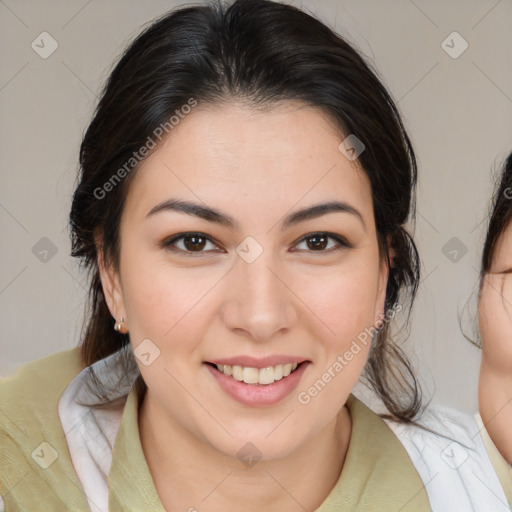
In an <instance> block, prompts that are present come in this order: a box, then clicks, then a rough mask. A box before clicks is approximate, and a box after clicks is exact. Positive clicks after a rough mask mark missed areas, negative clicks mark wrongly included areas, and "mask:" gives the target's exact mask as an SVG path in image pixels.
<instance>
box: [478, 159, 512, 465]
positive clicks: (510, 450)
mask: <svg viewBox="0 0 512 512" xmlns="http://www.w3.org/2000/svg"><path fill="white" fill-rule="evenodd" d="M511 198H512V153H511V154H510V155H509V157H508V159H507V161H506V162H505V164H504V166H503V170H502V173H501V178H500V183H499V186H498V188H497V191H496V194H495V198H494V204H493V211H492V214H491V218H490V221H489V227H488V230H487V236H486V239H485V245H484V251H483V257H482V270H481V279H480V296H479V325H480V334H481V340H482V349H483V352H482V362H481V367H480V381H479V397H480V400H479V403H480V414H481V417H482V420H483V422H484V424H485V425H486V429H487V431H488V432H489V434H490V436H491V437H492V439H493V441H494V443H495V444H496V446H497V448H498V449H499V451H500V453H501V454H502V455H503V457H504V458H505V459H506V460H507V461H508V463H509V464H512V430H511V425H512V341H511V339H510V335H509V334H508V333H509V332H510V327H511V316H510V315H511V303H510V302H511V300H512V295H511V292H510V284H511V281H510V275H511V268H512V238H511V234H512V231H511V229H512V228H511V226H512V225H511V223H510V220H511V218H512V206H511V203H510V200H511ZM508 471H509V472H511V473H512V469H510V468H509V469H508Z"/></svg>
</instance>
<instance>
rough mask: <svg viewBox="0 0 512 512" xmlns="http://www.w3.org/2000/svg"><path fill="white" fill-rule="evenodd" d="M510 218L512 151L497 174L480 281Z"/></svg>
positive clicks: (489, 264) (511, 214)
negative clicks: (497, 180) (497, 179)
mask: <svg viewBox="0 0 512 512" xmlns="http://www.w3.org/2000/svg"><path fill="white" fill-rule="evenodd" d="M511 219H512V153H510V154H509V155H508V158H507V160H506V161H505V163H504V164H503V168H502V169H501V173H500V176H499V182H498V186H497V189H496V191H495V193H494V196H493V199H492V206H491V215H490V218H489V224H488V226H487V234H486V236H485V242H484V250H483V253H482V263H481V268H480V282H482V280H483V278H484V275H485V274H486V273H487V272H489V271H490V270H491V265H492V260H493V256H494V251H495V249H496V244H497V243H498V240H499V239H500V237H501V235H502V234H503V232H504V231H505V229H506V227H507V226H508V224H509V223H510V220H511Z"/></svg>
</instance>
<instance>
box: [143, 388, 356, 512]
mask: <svg viewBox="0 0 512 512" xmlns="http://www.w3.org/2000/svg"><path fill="white" fill-rule="evenodd" d="M147 396H148V394H147V393H146V396H145V397H144V400H143V401H142V404H141V407H140V411H139V431H140V438H141V444H142V449H143V452H144V455H145V458H146V461H147V464H148V467H149V470H150V472H151V475H152V477H153V481H154V483H155V487H156V490H157V492H158V495H159V496H160V499H161V501H162V504H163V506H164V507H165V508H166V509H167V510H190V511H194V510H196V509H197V510H200V511H201V512H217V511H225V510H245V511H247V512H252V511H261V510H265V511H268V512H274V511H276V512H277V511H282V510H287V511H290V512H292V511H293V512H294V511H297V512H304V511H305V510H308V511H309V510H315V509H316V508H318V507H319V506H320V505H321V504H322V502H323V501H324V500H325V498H326V497H327V496H328V494H329V493H330V492H331V490H332V488H333V487H334V486H335V485H336V482H337V481H338V479H339V476H340V473H341V470H342V467H343V463H344V461H345V456H346V453H347V450H348V445H349V441H350V435H351V426H352V425H351V419H350V414H349V412H348V409H347V408H346V406H345V407H343V408H342V409H341V410H340V412H339V413H338V415H337V416H336V417H335V418H334V419H333V420H332V421H331V422H329V423H328V424H327V425H326V426H325V427H324V429H322V430H321V431H320V432H318V433H317V434H316V435H315V436H314V437H313V438H311V439H309V440H308V441H307V442H305V443H304V444H303V445H301V446H300V448H298V449H296V450H295V451H294V452H292V453H290V454H289V455H288V456H286V457H283V458H279V459H272V460H260V461H258V462H257V463H256V464H255V465H254V466H251V467H248V468H244V467H243V466H242V467H241V464H240V461H239V460H238V459H236V458H233V457H229V456H227V455H226V454H224V453H221V452H219V451H218V450H216V449H215V448H213V447H212V446H211V445H209V444H206V443H204V442H203V441H202V440H200V439H198V438H197V437H195V436H193V435H192V434H190V432H188V431H187V430H185V429H183V428H181V427H180V426H178V425H176V424H175V423H173V422H172V421H170V420H169V418H165V417H162V414H161V413H160V412H159V410H157V408H155V407H154V406H153V405H152V401H151V400H147ZM194 507H195V508H194Z"/></svg>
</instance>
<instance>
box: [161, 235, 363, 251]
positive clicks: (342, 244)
mask: <svg viewBox="0 0 512 512" xmlns="http://www.w3.org/2000/svg"><path fill="white" fill-rule="evenodd" d="M319 235H320V236H322V237H326V238H327V239H331V240H334V241H335V242H337V243H338V246H337V247H334V248H333V247H330V248H329V249H323V250H318V251H314V250H311V249H306V251H307V252H317V253H320V254H322V253H324V254H331V253H332V252H336V251H339V250H340V249H350V248H352V247H353V246H352V245H351V244H350V243H349V242H348V241H347V240H345V239H344V238H343V237H341V236H340V235H336V234H335V233H329V232H327V231H314V232H312V233H308V234H307V235H304V236H303V237H302V238H301V239H300V240H299V241H298V242H297V243H296V245H299V244H301V243H302V242H305V241H306V240H308V239H310V238H314V237H315V236H319ZM185 238H201V239H204V240H206V241H207V242H211V243H212V244H214V245H217V244H216V242H215V241H214V240H213V239H212V238H211V237H210V236H208V235H206V234H205V233H201V232H200V231H189V232H187V233H180V234H178V235H174V236H172V237H171V238H168V239H166V240H164V241H163V242H162V244H161V245H162V247H163V248H165V249H167V250H169V251H172V252H178V253H182V254H184V255H186V256H187V257H189V256H192V257H195V256H196V255H200V254H204V253H207V252H209V251H203V250H201V251H188V250H186V249H179V248H177V247H176V246H174V245H173V244H175V243H176V242H178V241H180V240H183V239H185ZM299 250H301V249H299Z"/></svg>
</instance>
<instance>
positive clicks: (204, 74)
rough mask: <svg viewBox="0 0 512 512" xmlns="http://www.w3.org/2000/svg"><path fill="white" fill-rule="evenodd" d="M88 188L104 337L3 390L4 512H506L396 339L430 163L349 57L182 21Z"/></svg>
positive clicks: (151, 62) (89, 331)
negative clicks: (357, 388)
mask: <svg viewBox="0 0 512 512" xmlns="http://www.w3.org/2000/svg"><path fill="white" fill-rule="evenodd" d="M80 165H81V174H80V180H79V184H78V186H77V189H76V191H75V194H74V198H73V206H72V211H71V219H70V220H71V228H72V234H73V255H74V256H76V257H79V258H81V259H82V261H83V262H84V263H85V264H86V265H87V266H88V268H89V270H90V272H91V299H92V301H91V310H90V315H89V317H88V322H87V325H86V329H85V332H84V337H83V340H82V343H81V345H80V348H79V350H70V351H65V352H61V353H59V354H56V355H54V356H51V357H50V358H47V359H44V360H42V361H38V362H36V363H32V364H31V365H27V366H26V367H24V369H22V370H21V371H20V372H19V373H18V374H17V376H15V377H13V378H11V379H8V380H6V381H5V382H3V384H2V387H3V389H2V391H3V392H2V396H3V398H2V400H3V409H4V410H5V411H6V413H7V414H6V416H7V418H8V419H9V422H10V423H7V422H6V423H5V425H4V426H3V432H4V433H3V434H2V435H3V440H4V444H5V447H6V448H5V453H6V457H5V459H6V460H7V461H10V464H9V466H8V468H7V470H5V469H3V473H2V475H1V479H0V483H1V486H2V487H1V494H2V495H3V497H4V500H5V502H6V508H7V510H9V507H12V508H13V509H14V508H16V510H35V509H36V508H37V507H41V508H43V509H45V510H56V509H58V510H61V509H62V508H64V507H67V508H69V509H72V510H87V509H91V510H152V511H153V510H188V511H195V510H198V511H217V510H223V511H225V510H249V511H252V510H265V511H274V510H279V511H282V510H286V511H295V510H308V511H312V510H318V511H328V510H377V509H378V510H382V511H387V510H402V511H408V510H409V511H413V510H414V511H423V510H431V509H434V510H453V507H454V505H456V506H459V507H462V508H459V509H460V510H482V511H483V510H485V511H487V510H489V507H490V506H491V507H494V509H496V510H498V507H499V506H501V507H503V508H502V509H503V510H509V508H508V507H507V505H506V501H505V495H504V492H503V489H502V485H501V484H500V481H499V480H498V477H497V475H496V473H495V472H494V470H493V467H492V464H491V462H490V459H489V456H488V454H487V452H486V450H485V447H484V445H483V442H482V439H481V436H480V435H477V434H478V430H477V427H476V424H475V423H474V422H473V421H472V419H471V418H470V417H469V416H466V415H463V414H460V413H456V412H455V411H441V412H440V411H435V410H430V411H427V412H425V413H424V414H422V415H421V417H420V416H419V414H420V413H421V412H422V409H423V407H422V402H421V393H420V390H419V387H418V385H417V382H416V380H415V378H414V375H413V372H412V370H411V367H410V365H409V363H408V362H407V359H406V358H405V356H404V355H403V353H402V352H401V351H400V349H399V348H398V347H397V346H396V345H394V344H393V340H392V339H391V337H390V335H389V334H390V333H389V325H390V321H391V320H392V319H393V317H394V315H395V313H396V312H397V311H398V310H400V309H402V307H403V304H404V303H405V302H406V300H407V294H408V293H409V295H410V296H411V297H410V298H411V299H412V298H413V297H414V293H415V291H416V287H417V285H418V279H419V262H418V258H417V253H416V248H415V246H414V243H413V241H412V240H411V238H410V237H409V235H408V234H407V231H406V230H405V228H404V225H405V223H406V222H407V220H408V218H410V216H411V215H412V213H413V212H412V209H413V208H412V206H413V204H414V201H413V198H414V187H415V182H416V162H415V157H414V152H413V149H412V147H411V145H410V142H409V139H408V137H407V134H406V132H405V130H404V128H403V125H402V122H401V119H400V116H399V114H398V112H397V109H396V107H395V105H394V103H393V101H392V100H391V98H390V96H389V94H388V93H387V91H386V90H385V89H384V87H383V86H382V84H381V83H380V81H379V80H378V78H377V77H376V76H375V74H374V73H373V72H372V71H371V69H370V68H369V66H368V65H367V64H366V63H365V62H364V61H363V60H362V58H361V57H360V56H359V55H358V54H357V53H356V52H355V51H354V49H352V48H351V47H350V46H349V45H348V44H347V43H346V42H345V41H344V40H343V39H341V38H340V37H338V36H336V35H335V34H333V33H332V32H331V31H330V30H329V29H328V28H327V27H325V26H324V25H323V24H321V23H320V22H319V21H317V20H315V19H314V18H312V17H311V16H309V15H307V14H305V13H303V12H301V11H299V10H297V9H295V8H293V7H290V6H285V5H281V4H277V3H272V2H268V1H265V0H238V1H236V2H235V3H234V4H233V5H231V6H230V7H228V8H225V7H220V6H208V7H207V6H205V7H187V8H183V9H180V10H176V11H174V12H172V13H170V14H168V15H166V16H164V17H163V18H162V19H161V20H159V21H157V22H156V23H154V24H153V25H152V26H150V27H149V28H148V29H147V30H145V31H144V32H143V33H142V34H141V35H140V36H139V37H138V38H137V39H136V40H135V41H134V42H133V43H132V44H131V46H130V47H129V48H128V49H127V51H126V52H125V54H124V56H123V57H122V59H121V60H120V62H119V63H118V64H117V66H116V67H115V69H114V70H113V72H112V74H111V76H110V78H109V80H108V82H107V84H106V87H105V89H104V91H103V94H102V97H101V100H100V102H99V105H98V107H97V110H96V113H95V116H94V119H93V120H92V122H91V124H90V126H89V128H88V130H87V132H86V134H85V137H84V140H83V142H82V146H81V150H80ZM363 372H364V373H365V375H366V377H367V380H368V381H369V383H370V384H371V386H372V387H373V389H374V390H375V391H376V393H377V394H378V396H379V397H380V398H381V399H382V402H383V404H384V405H385V407H386V408H387V410H388V414H387V417H386V421H387V423H386V422H385V421H384V420H383V419H382V418H381V417H380V416H378V415H377V414H375V413H374V412H372V411H371V410H370V409H368V408H367V407H366V406H365V405H363V404H362V402H360V401H359V400H357V399H356V398H355V397H354V396H353V395H352V394H351V391H352V389H353V387H354V385H355V383H356V382H357V380H358V379H359V377H360V376H361V374H362V373H363ZM20 404H22V405H20ZM57 404H58V410H57ZM48 411H51V414H50V413H49V412H48ZM416 420H417V421H418V422H419V421H420V420H421V424H422V426H420V425H417V423H416ZM17 428H18V429H19V431H18V430H17ZM454 436H455V439H453V437H454ZM27 454H30V456H27ZM4 468H5V466H4ZM59 507H60V508H59Z"/></svg>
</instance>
